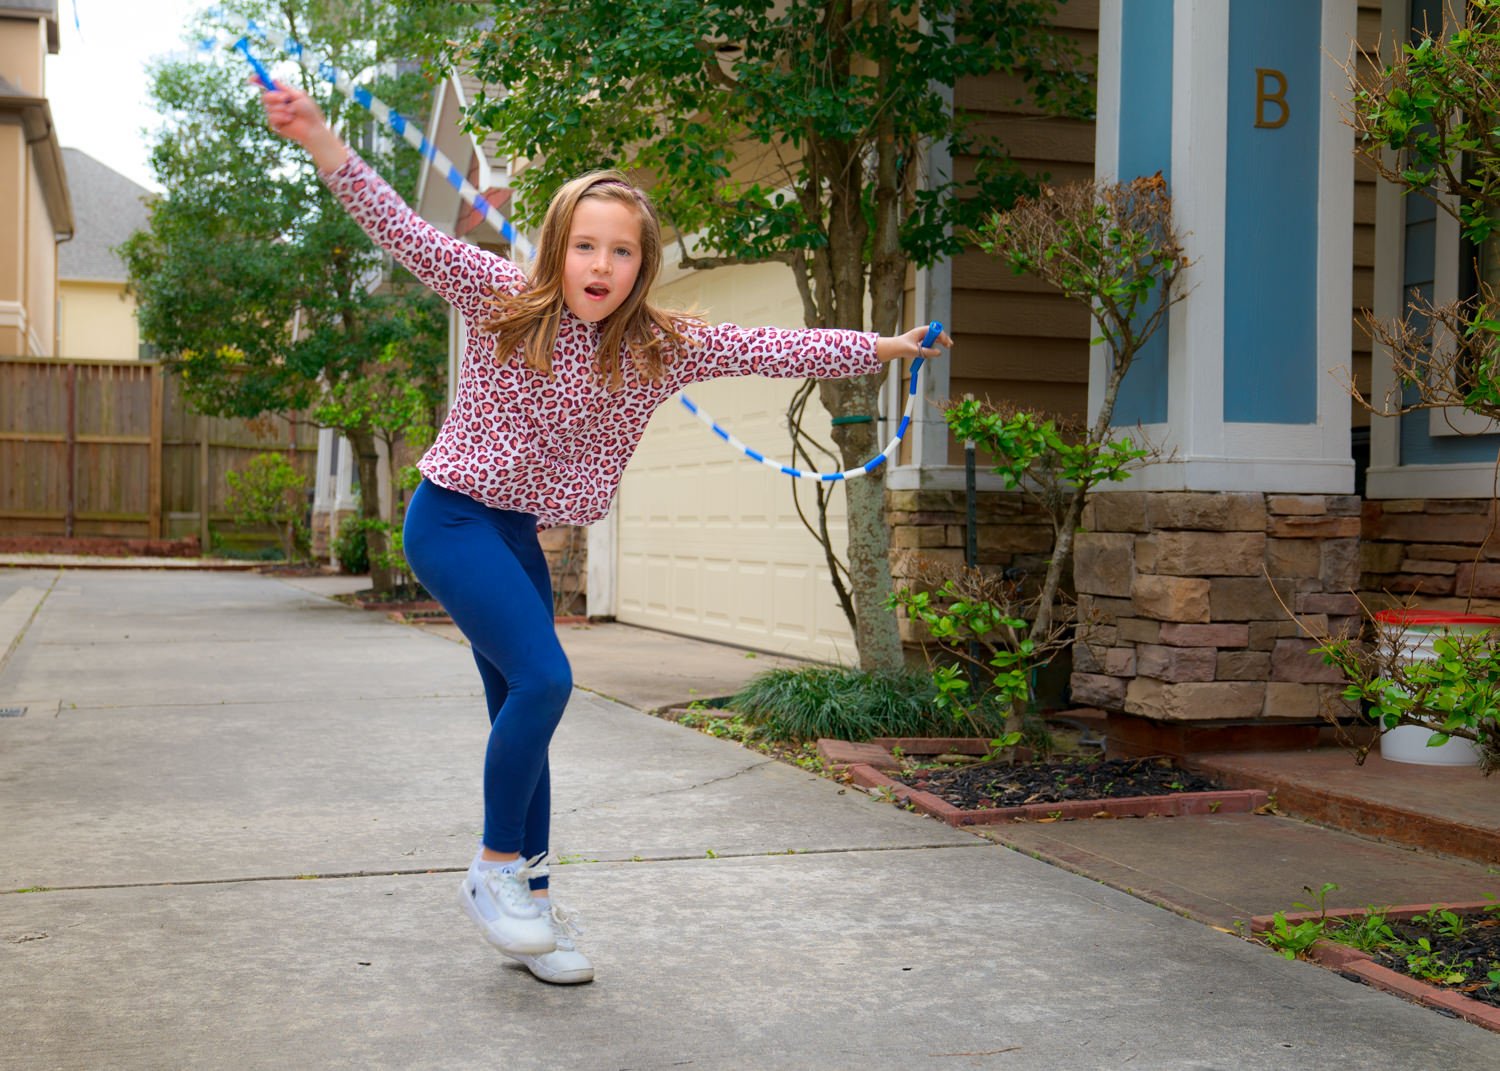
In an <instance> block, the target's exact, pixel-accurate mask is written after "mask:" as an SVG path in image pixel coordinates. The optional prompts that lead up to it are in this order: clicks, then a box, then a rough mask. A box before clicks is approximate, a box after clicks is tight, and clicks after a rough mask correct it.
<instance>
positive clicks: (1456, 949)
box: [1370, 912, 1500, 1008]
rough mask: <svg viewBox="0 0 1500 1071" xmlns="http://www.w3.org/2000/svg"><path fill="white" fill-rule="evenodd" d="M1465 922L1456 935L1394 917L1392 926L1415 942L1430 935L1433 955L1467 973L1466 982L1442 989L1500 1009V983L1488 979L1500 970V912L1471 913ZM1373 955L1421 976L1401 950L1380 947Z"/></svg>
mask: <svg viewBox="0 0 1500 1071" xmlns="http://www.w3.org/2000/svg"><path fill="white" fill-rule="evenodd" d="M1466 921H1467V923H1468V925H1467V926H1466V927H1465V928H1464V931H1463V933H1461V934H1460V935H1459V936H1457V937H1452V936H1448V935H1445V934H1442V933H1438V932H1436V931H1435V930H1434V929H1432V928H1431V927H1429V926H1424V925H1421V924H1420V923H1417V922H1413V921H1394V920H1393V921H1392V922H1391V924H1390V925H1391V929H1393V930H1395V931H1396V934H1397V936H1398V937H1400V938H1402V939H1403V940H1406V941H1410V942H1413V943H1414V942H1415V941H1416V940H1417V939H1418V938H1420V937H1425V938H1427V940H1428V943H1429V944H1430V945H1431V947H1432V952H1433V955H1435V956H1437V957H1438V958H1439V959H1441V960H1442V962H1443V963H1445V964H1448V965H1449V966H1450V967H1451V968H1452V969H1453V970H1455V971H1457V972H1458V973H1460V974H1462V975H1463V976H1464V981H1462V982H1459V983H1456V984H1453V985H1446V986H1443V988H1445V989H1448V990H1451V991H1453V992H1456V993H1462V994H1463V995H1464V996H1466V997H1468V998H1469V999H1470V1000H1477V1001H1479V1002H1480V1003H1482V1004H1489V1005H1491V1006H1492V1007H1496V1008H1500V983H1492V982H1491V981H1490V979H1489V972H1490V971H1500V915H1496V914H1495V913H1494V912H1491V913H1489V914H1487V915H1480V916H1475V915H1468V916H1466ZM1370 954H1371V955H1372V956H1374V957H1375V961H1376V962H1377V963H1379V964H1380V965H1381V966H1383V967H1389V968H1390V969H1391V970H1393V971H1398V972H1400V973H1401V974H1405V975H1408V976H1410V977H1412V978H1422V975H1421V974H1420V973H1419V972H1418V971H1416V970H1414V969H1412V967H1411V966H1410V965H1409V964H1408V962H1407V958H1406V956H1405V955H1404V954H1402V953H1399V952H1393V951H1390V950H1388V949H1377V950H1375V951H1373V952H1371V953H1370ZM1423 980H1424V981H1428V982H1430V983H1431V984H1433V985H1438V984H1440V983H1438V982H1433V981H1432V980H1431V979H1423Z"/></svg>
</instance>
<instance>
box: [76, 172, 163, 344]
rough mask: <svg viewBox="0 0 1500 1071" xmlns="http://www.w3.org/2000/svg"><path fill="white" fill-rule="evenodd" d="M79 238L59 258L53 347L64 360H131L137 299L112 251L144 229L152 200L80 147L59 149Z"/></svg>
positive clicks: (137, 338) (141, 188) (135, 337)
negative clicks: (56, 345) (56, 335)
mask: <svg viewBox="0 0 1500 1071" xmlns="http://www.w3.org/2000/svg"><path fill="white" fill-rule="evenodd" d="M63 161H64V163H65V164H66V166H67V172H68V188H69V189H70V190H71V192H72V198H73V206H74V212H75V214H76V216H77V234H75V235H74V236H73V240H72V241H70V242H67V243H65V244H63V245H62V246H61V247H60V253H59V258H58V309H59V319H58V329H59V332H60V338H59V347H60V350H61V353H62V355H63V356H65V357H85V358H90V359H94V360H112V361H134V360H138V359H140V358H141V357H143V356H145V355H144V354H143V353H142V352H141V339H140V330H139V328H138V327H137V325H136V316H135V298H134V297H133V296H132V295H131V294H129V293H127V292H126V287H125V284H126V271H125V263H124V261H122V260H121V259H120V257H119V255H118V254H116V253H115V248H116V247H118V246H119V245H120V244H121V243H122V242H124V241H125V240H126V239H127V238H129V237H130V236H131V235H132V234H134V233H135V232H136V231H138V230H145V229H146V226H147V211H146V201H147V199H148V198H149V197H150V196H151V193H150V191H149V190H147V189H146V188H145V187H144V186H140V185H137V184H136V183H134V182H132V181H131V180H130V179H128V178H126V177H125V176H124V175H122V174H120V173H119V172H118V171H115V170H113V169H112V168H110V167H108V166H106V165H104V164H102V163H100V162H99V161H98V160H95V159H94V158H93V157H92V156H90V155H88V153H85V152H82V151H80V150H78V149H64V150H63Z"/></svg>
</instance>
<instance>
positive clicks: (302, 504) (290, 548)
mask: <svg viewBox="0 0 1500 1071" xmlns="http://www.w3.org/2000/svg"><path fill="white" fill-rule="evenodd" d="M224 478H225V481H226V482H227V483H228V484H229V495H228V504H229V510H230V513H231V514H233V516H234V523H235V524H237V525H240V526H243V527H258V526H260V525H269V526H270V527H272V528H275V529H276V531H277V532H278V533H279V534H280V536H281V551H282V555H283V556H284V557H285V558H286V559H287V560H288V561H290V560H291V559H292V558H293V557H295V556H296V554H297V552H298V551H299V550H303V549H305V547H306V545H307V522H306V515H307V499H306V495H305V490H304V489H305V488H306V486H307V477H306V476H304V475H303V474H302V473H301V472H299V471H298V469H297V466H295V465H294V464H292V463H291V462H290V461H288V460H287V459H286V457H285V456H283V455H282V454H279V453H275V452H272V453H266V454H256V455H255V456H254V457H253V458H251V459H250V463H249V464H247V465H246V466H245V467H244V468H243V469H239V470H237V471H233V472H228V473H225V474H224Z"/></svg>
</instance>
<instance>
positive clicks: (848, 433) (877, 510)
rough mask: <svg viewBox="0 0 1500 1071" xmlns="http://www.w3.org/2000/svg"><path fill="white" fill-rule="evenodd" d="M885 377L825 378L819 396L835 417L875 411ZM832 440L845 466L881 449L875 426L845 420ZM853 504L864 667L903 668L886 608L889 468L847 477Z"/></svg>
mask: <svg viewBox="0 0 1500 1071" xmlns="http://www.w3.org/2000/svg"><path fill="white" fill-rule="evenodd" d="M882 378H883V377H882V376H879V375H873V376H856V377H855V378H853V379H826V380H824V381H823V382H821V383H819V384H818V397H819V398H820V399H821V400H822V402H823V406H824V408H826V409H827V410H828V411H829V412H830V413H831V414H833V415H834V416H855V415H859V414H870V415H873V414H874V413H875V412H876V406H877V404H878V402H879V400H880V382H881V379H882ZM833 441H834V442H835V443H836V444H837V445H838V448H839V456H840V457H841V458H842V459H843V465H844V467H845V468H846V469H848V468H854V467H855V466H857V465H862V464H864V463H865V462H866V461H868V460H869V459H870V458H871V457H873V456H874V455H875V453H876V452H877V451H879V449H880V446H879V445H877V444H876V441H875V424H874V422H873V421H871V422H870V423H865V424H840V425H838V426H837V427H835V428H834V429H833ZM844 499H845V501H846V502H847V504H848V518H849V519H848V526H849V586H850V588H851V589H852V590H853V592H854V615H855V628H854V642H855V644H856V645H857V647H858V648H859V668H860V669H863V670H867V671H875V670H885V671H895V670H899V669H901V668H902V666H903V665H904V660H903V658H902V654H901V632H900V630H899V629H898V628H897V626H896V615H895V614H894V613H893V612H891V611H890V610H887V609H886V600H887V599H889V598H890V596H891V588H892V585H891V562H890V549H891V532H890V528H889V526H887V524H886V522H885V468H884V467H883V466H882V467H881V468H879V469H876V470H875V471H874V472H873V473H871V474H870V475H868V476H861V477H859V478H858V479H855V480H845V481H844Z"/></svg>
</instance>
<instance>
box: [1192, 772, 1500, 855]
mask: <svg viewBox="0 0 1500 1071" xmlns="http://www.w3.org/2000/svg"><path fill="white" fill-rule="evenodd" d="M1187 762H1188V765H1189V766H1190V767H1191V768H1193V769H1196V770H1199V771H1201V772H1202V773H1204V774H1207V775H1209V776H1211V777H1213V778H1214V779H1216V780H1217V781H1219V782H1220V783H1221V784H1223V785H1225V786H1226V787H1228V788H1260V789H1264V790H1266V791H1267V792H1269V793H1270V794H1271V795H1272V797H1273V798H1274V800H1275V803H1276V808H1277V810H1279V811H1281V812H1282V813H1283V814H1288V815H1293V816H1295V817H1298V818H1305V819H1309V820H1311V821H1314V822H1319V823H1322V824H1324V825H1328V826H1332V827H1333V828H1335V829H1342V830H1347V831H1348V832H1350V833H1358V834H1361V835H1363V836H1367V837H1376V838H1378V839H1380V840H1384V841H1389V842H1390V843H1392V844H1400V845H1403V846H1406V847H1410V848H1417V849H1420V850H1422V851H1424V852H1440V853H1442V854H1445V855H1451V856H1454V857H1456V858H1459V859H1471V860H1474V861H1475V862H1480V863H1489V864H1495V863H1500V776H1492V777H1486V776H1485V775H1484V774H1482V773H1480V772H1479V770H1478V769H1477V768H1475V767H1470V766H1465V767H1455V766H1416V765H1411V764H1408V763H1400V762H1387V761H1386V760H1385V759H1383V758H1381V757H1380V755H1379V754H1378V753H1371V754H1370V756H1369V757H1368V758H1366V759H1365V762H1364V765H1363V766H1356V765H1355V763H1354V759H1353V757H1352V756H1351V755H1350V754H1349V752H1347V751H1345V750H1343V749H1342V748H1332V747H1322V748H1315V749H1313V750H1308V751H1247V752H1233V753H1231V752H1215V753H1208V754H1200V755H1193V756H1190V757H1189V758H1188V760H1187Z"/></svg>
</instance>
